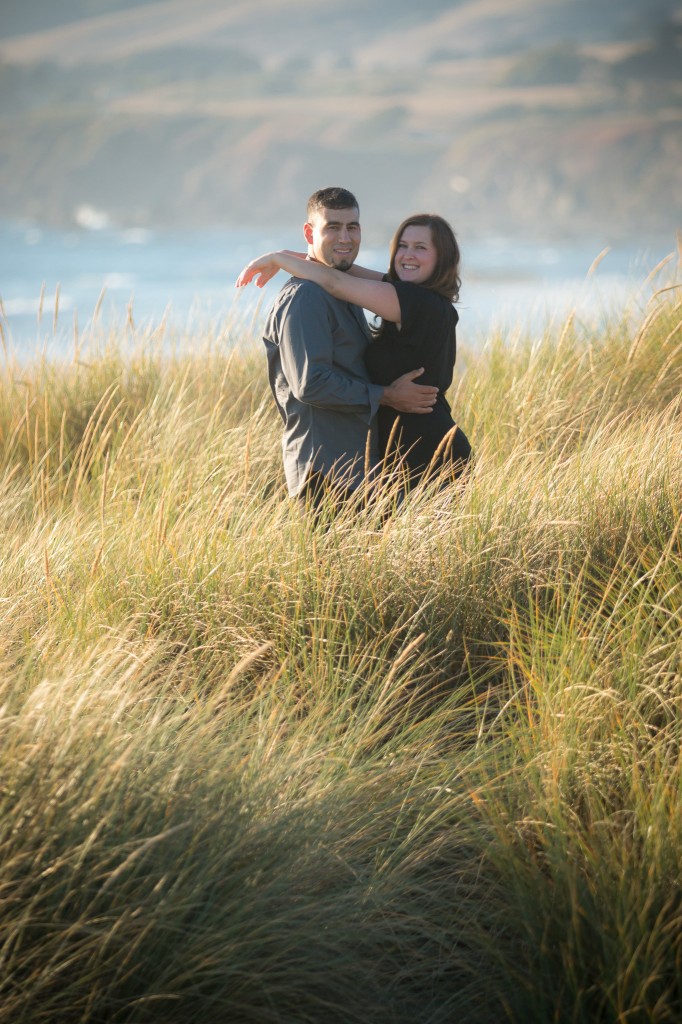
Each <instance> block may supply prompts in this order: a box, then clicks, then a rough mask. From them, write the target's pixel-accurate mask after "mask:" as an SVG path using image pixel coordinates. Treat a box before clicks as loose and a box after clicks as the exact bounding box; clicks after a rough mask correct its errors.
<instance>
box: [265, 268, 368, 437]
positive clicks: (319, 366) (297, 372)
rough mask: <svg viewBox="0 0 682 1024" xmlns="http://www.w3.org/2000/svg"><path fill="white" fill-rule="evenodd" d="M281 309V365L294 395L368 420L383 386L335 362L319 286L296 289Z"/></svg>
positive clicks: (302, 399) (331, 338)
mask: <svg viewBox="0 0 682 1024" xmlns="http://www.w3.org/2000/svg"><path fill="white" fill-rule="evenodd" d="M281 313H282V317H281V321H280V332H279V334H280V340H279V348H280V358H281V361H282V369H283V371H284V374H285V376H286V378H287V382H288V384H289V387H290V388H291V390H292V392H293V394H294V396H295V397H296V398H297V399H298V401H299V402H303V403H305V404H306V405H314V406H318V407H320V408H323V409H335V410H340V411H344V410H347V411H349V412H355V413H359V414H366V415H367V421H368V422H369V421H370V420H371V419H372V417H373V416H374V415H375V413H376V412H377V409H378V407H379V400H380V398H381V396H382V394H383V390H384V389H383V387H381V386H380V385H377V384H370V383H369V381H366V380H362V379H361V378H359V377H354V376H353V375H351V374H350V373H347V372H344V371H343V370H341V369H340V368H339V367H337V366H336V365H335V363H334V358H333V356H334V338H333V328H332V324H331V323H330V319H329V307H328V304H327V301H326V298H325V295H324V292H323V291H322V289H320V288H302V289H298V290H297V291H296V292H295V293H294V295H293V296H292V298H291V301H290V302H289V303H288V304H287V306H286V307H284V309H283V310H282V311H281Z"/></svg>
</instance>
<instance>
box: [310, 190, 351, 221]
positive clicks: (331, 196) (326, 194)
mask: <svg viewBox="0 0 682 1024" xmlns="http://www.w3.org/2000/svg"><path fill="white" fill-rule="evenodd" d="M325 209H326V210H353V209H355V210H357V211H358V213H359V212H360V206H359V204H358V201H357V199H356V198H355V196H354V195H353V193H352V192H349V191H348V189H347V188H339V187H338V185H332V186H331V187H330V188H319V189H318V190H317V192H313V194H312V195H311V197H310V199H309V200H308V220H310V218H311V216H312V215H313V214H314V213H316V212H317V211H318V210H325Z"/></svg>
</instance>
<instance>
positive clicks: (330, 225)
mask: <svg viewBox="0 0 682 1024" xmlns="http://www.w3.org/2000/svg"><path fill="white" fill-rule="evenodd" d="M303 234H304V236H305V240H306V242H307V243H308V255H309V256H312V257H313V258H314V259H316V260H317V261H318V262H319V263H325V264H326V265H327V266H328V267H335V268H336V269H337V270H348V268H349V267H350V266H352V265H353V263H354V262H355V258H356V257H357V255H358V251H359V249H360V213H359V211H358V210H357V208H356V207H351V208H350V209H347V210H328V209H327V208H326V207H325V208H324V209H322V210H316V211H315V213H313V215H312V217H311V219H310V220H309V221H308V222H307V223H306V225H305V227H304V228H303Z"/></svg>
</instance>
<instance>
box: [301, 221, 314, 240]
mask: <svg viewBox="0 0 682 1024" xmlns="http://www.w3.org/2000/svg"><path fill="white" fill-rule="evenodd" d="M303 237H304V238H305V240H306V242H307V243H308V245H312V244H313V226H312V224H311V223H310V222H309V221H306V222H305V224H304V225H303Z"/></svg>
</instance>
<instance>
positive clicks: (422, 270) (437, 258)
mask: <svg viewBox="0 0 682 1024" xmlns="http://www.w3.org/2000/svg"><path fill="white" fill-rule="evenodd" d="M459 263H460V252H459V246H458V245H457V239H456V238H455V234H454V232H453V230H452V228H451V227H450V225H449V224H448V222H447V221H446V220H443V218H442V217H439V216H438V215H437V214H435V213H417V214H414V215H413V216H412V217H408V218H407V219H406V220H404V221H403V222H402V224H401V225H400V227H399V228H398V230H397V231H396V233H395V235H394V236H393V241H392V242H391V250H390V265H389V269H388V276H389V278H390V279H391V280H393V281H414V283H415V284H421V285H423V286H424V287H425V288H429V289H430V290H431V291H434V292H439V293H440V294H441V295H444V296H445V297H446V298H448V299H450V301H451V302H455V301H456V300H457V299H458V298H459V286H460V283H461V282H460V277H459Z"/></svg>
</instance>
